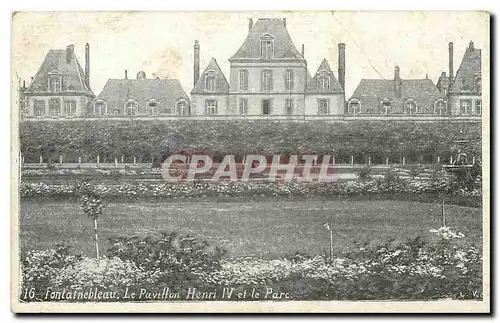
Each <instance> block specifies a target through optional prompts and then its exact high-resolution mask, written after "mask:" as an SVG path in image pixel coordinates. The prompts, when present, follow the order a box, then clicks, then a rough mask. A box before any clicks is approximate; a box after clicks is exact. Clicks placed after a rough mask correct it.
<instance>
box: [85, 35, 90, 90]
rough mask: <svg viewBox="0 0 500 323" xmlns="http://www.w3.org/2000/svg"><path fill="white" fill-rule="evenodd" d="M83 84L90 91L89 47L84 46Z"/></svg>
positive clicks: (87, 45)
mask: <svg viewBox="0 0 500 323" xmlns="http://www.w3.org/2000/svg"><path fill="white" fill-rule="evenodd" d="M85 84H86V85H87V88H89V89H90V45H89V43H86V44H85Z"/></svg>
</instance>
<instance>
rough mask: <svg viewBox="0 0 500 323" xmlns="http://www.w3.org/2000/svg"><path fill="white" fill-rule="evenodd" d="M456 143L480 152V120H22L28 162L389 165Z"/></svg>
mask: <svg viewBox="0 0 500 323" xmlns="http://www.w3.org/2000/svg"><path fill="white" fill-rule="evenodd" d="M455 140H468V141H469V142H468V144H467V146H466V147H465V149H466V150H467V152H469V153H470V154H471V155H474V156H476V158H479V157H480V156H481V123H471V122H451V121H439V122H438V121H436V122H428V123H417V122H412V121H352V122H333V123H332V122H322V121H317V122H314V123H312V122H308V123H299V122H288V123H287V122H276V121H217V122H214V121H195V120H184V121H158V120H156V121H155V120H151V121H144V120H135V121H116V120H100V121H95V120H92V121H88V120H82V121H73V122H67V121H66V122H64V121H40V122H24V123H21V125H20V141H21V150H22V152H23V155H24V157H25V162H38V161H39V157H40V156H43V158H44V160H45V161H48V160H53V161H58V160H59V155H64V156H65V158H64V160H65V162H76V161H77V160H78V157H82V162H86V161H92V162H94V161H95V160H96V157H97V156H98V155H99V156H100V159H101V161H102V162H104V161H113V160H114V158H118V159H120V160H121V157H122V156H124V158H125V160H124V161H125V162H132V160H133V158H134V156H135V157H136V158H137V162H151V161H152V160H153V159H155V158H156V159H161V158H162V156H165V155H166V154H169V153H184V154H197V153H198V154H199V153H204V154H209V155H211V156H212V157H215V159H217V158H218V157H220V159H222V156H223V155H226V154H233V155H238V156H241V155H247V154H252V153H261V154H262V153H265V154H282V155H287V154H318V155H324V154H332V153H333V154H335V156H336V160H337V161H338V162H339V163H342V162H345V163H348V162H349V160H350V156H351V155H352V156H354V161H355V162H363V161H365V162H366V160H364V159H365V158H367V156H371V162H372V163H373V164H376V163H384V162H385V158H386V157H387V158H390V160H391V161H397V160H400V158H401V157H402V156H405V157H406V160H407V162H408V163H409V162H411V161H422V162H426V163H429V162H431V161H435V160H436V159H437V156H440V157H441V160H442V161H443V162H444V161H446V160H448V159H449V156H451V155H452V154H453V153H454V152H453V149H454V148H453V147H454V141H455Z"/></svg>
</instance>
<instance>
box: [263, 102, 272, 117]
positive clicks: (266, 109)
mask: <svg viewBox="0 0 500 323" xmlns="http://www.w3.org/2000/svg"><path fill="white" fill-rule="evenodd" d="M262 114H271V100H269V99H265V100H262Z"/></svg>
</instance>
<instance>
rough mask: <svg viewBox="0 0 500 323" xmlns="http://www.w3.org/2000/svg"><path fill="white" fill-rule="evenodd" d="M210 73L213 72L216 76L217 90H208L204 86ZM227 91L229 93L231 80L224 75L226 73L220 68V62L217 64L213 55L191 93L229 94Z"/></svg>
mask: <svg viewBox="0 0 500 323" xmlns="http://www.w3.org/2000/svg"><path fill="white" fill-rule="evenodd" d="M210 73H213V74H214V75H215V78H216V84H217V86H216V89H215V91H207V90H206V89H205V86H204V85H205V77H206V76H207V75H209V74H210ZM227 93H229V82H228V81H227V79H226V77H225V76H224V73H222V70H221V69H220V67H219V64H217V61H216V60H215V58H213V57H212V59H211V60H210V62H209V63H208V65H207V68H206V69H205V70H204V71H203V73H202V74H201V76H200V78H199V79H198V81H196V84H195V86H194V88H193V90H192V91H191V94H227Z"/></svg>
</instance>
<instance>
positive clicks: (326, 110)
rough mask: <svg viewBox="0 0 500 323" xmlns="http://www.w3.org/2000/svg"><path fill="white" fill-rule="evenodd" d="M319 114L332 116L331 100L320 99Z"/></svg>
mask: <svg viewBox="0 0 500 323" xmlns="http://www.w3.org/2000/svg"><path fill="white" fill-rule="evenodd" d="M318 114H321V115H323V114H330V100H328V99H319V100H318Z"/></svg>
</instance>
